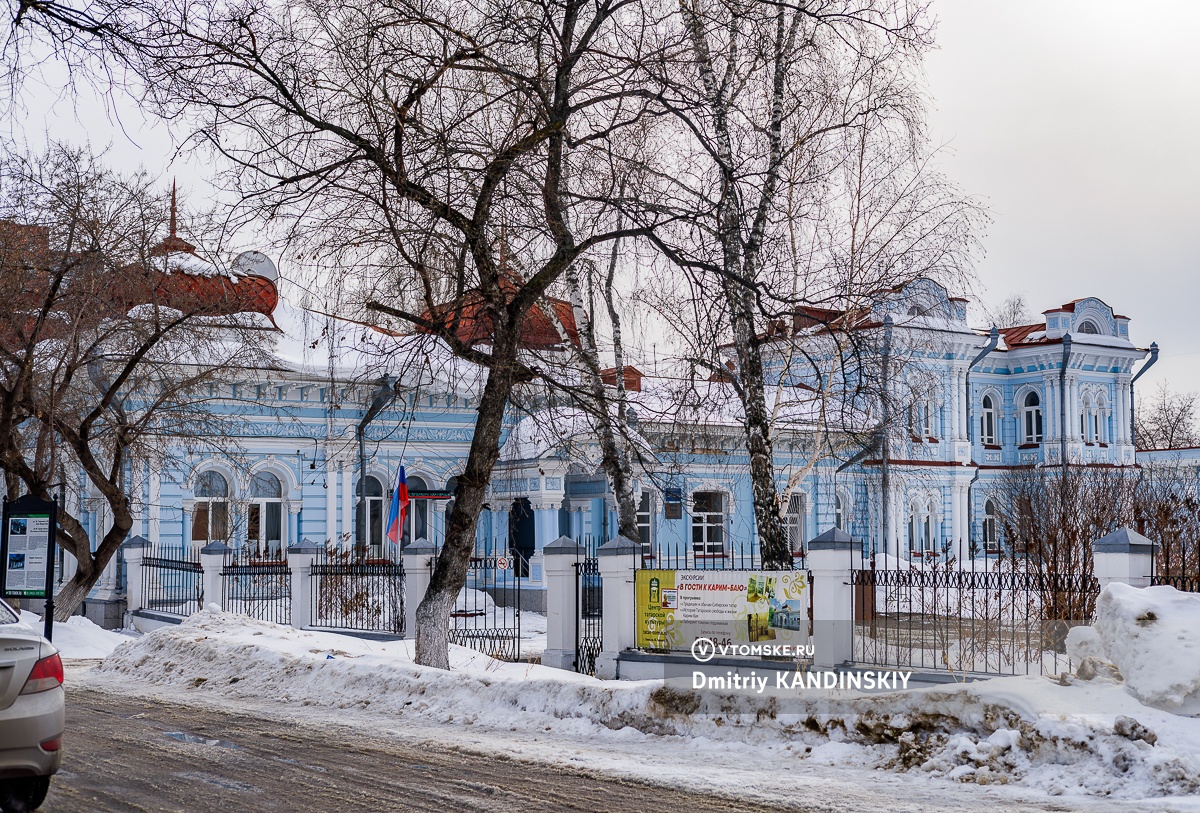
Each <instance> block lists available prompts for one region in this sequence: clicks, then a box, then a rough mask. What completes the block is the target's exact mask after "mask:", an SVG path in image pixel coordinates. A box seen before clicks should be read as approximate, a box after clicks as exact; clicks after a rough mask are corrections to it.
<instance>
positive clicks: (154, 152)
mask: <svg viewBox="0 0 1200 813" xmlns="http://www.w3.org/2000/svg"><path fill="white" fill-rule="evenodd" d="M933 10H934V13H935V14H936V16H937V18H938V20H939V28H938V37H937V39H938V44H939V49H938V51H937V52H935V53H934V54H933V55H932V56H931V57H930V58H929V60H928V63H927V74H928V82H929V91H930V95H931V97H932V99H933V105H934V109H933V111H932V118H931V124H932V132H933V136H934V138H935V139H936V141H937V142H938V143H944V144H946V145H947V147H948V150H947V152H946V153H945V154H944V156H943V158H942V163H943V166H944V167H945V168H946V169H947V171H948V172H949V173H950V175H951V176H952V177H953V178H955V180H957V181H958V183H959V184H960V185H961V186H962V187H963V189H964V190H966V191H967V192H969V193H972V194H974V195H977V196H979V197H980V198H981V199H982V200H984V201H985V203H986V204H987V205H988V207H989V208H990V210H991V212H992V215H993V217H994V222H993V224H992V226H991V228H990V230H989V233H988V235H987V238H986V240H985V246H986V249H987V256H986V257H985V258H984V259H983V260H982V262H981V263H980V265H979V269H978V272H979V273H978V277H979V290H978V291H977V292H976V293H977V294H978V295H980V296H981V297H982V298H983V299H985V300H988V301H991V302H999V301H1001V300H1003V299H1004V298H1006V297H1007V296H1009V295H1010V294H1014V293H1024V294H1025V295H1026V298H1027V300H1028V302H1029V304H1030V306H1031V309H1032V310H1033V311H1034V312H1035V313H1040V312H1041V311H1042V310H1045V309H1048V308H1051V307H1054V306H1057V305H1059V304H1062V303H1064V302H1067V301H1069V300H1072V299H1076V298H1078V297H1084V296H1098V297H1100V298H1101V299H1103V300H1104V301H1106V302H1108V303H1109V304H1110V305H1112V306H1113V308H1114V309H1116V311H1117V312H1118V313H1122V314H1125V315H1127V316H1129V317H1131V318H1132V320H1133V321H1132V324H1131V331H1132V337H1133V339H1134V341H1135V342H1137V343H1139V344H1140V345H1142V346H1147V345H1149V343H1150V342H1151V341H1157V342H1158V343H1159V345H1160V346H1161V347H1162V358H1161V360H1160V361H1159V363H1158V365H1157V367H1156V368H1155V369H1154V371H1153V372H1151V373H1148V374H1147V376H1146V378H1144V379H1143V381H1144V382H1147V383H1150V384H1156V383H1157V382H1158V381H1159V380H1163V379H1164V378H1165V379H1167V380H1169V381H1170V383H1171V385H1172V386H1173V387H1175V388H1176V389H1183V390H1200V313H1198V312H1197V311H1198V309H1197V305H1198V304H1200V275H1197V273H1196V271H1197V268H1198V266H1200V203H1198V202H1197V201H1198V199H1200V197H1198V196H1200V149H1198V147H1200V144H1198V143H1197V142H1198V139H1197V134H1198V133H1200V48H1198V47H1197V46H1196V44H1195V41H1194V40H1195V37H1196V32H1197V31H1200V2H1196V0H1174V1H1173V2H1172V1H1170V0H1145V2H1142V3H1138V4H1132V3H1128V2H1122V3H1117V2H1110V0H1070V2H1068V1H1067V0H1008V2H1004V3H998V2H984V1H983V0H933ZM50 81H51V82H53V81H54V80H53V79H51V80H50ZM52 99H53V94H52V93H49V92H40V91H39V92H38V93H35V94H31V96H30V97H29V100H28V105H29V110H28V115H27V116H22V117H14V118H10V119H9V124H8V129H9V134H10V135H12V136H15V137H18V138H25V137H26V134H30V136H31V137H32V138H33V139H35V140H36V141H41V140H42V139H43V138H44V135H43V134H44V133H46V132H52V133H55V134H64V133H66V134H70V133H72V132H74V133H77V134H78V135H77V136H76V137H79V138H89V137H90V140H91V142H92V144H93V146H95V147H103V146H105V145H107V144H111V151H110V154H109V155H110V160H111V161H112V163H114V164H117V165H120V166H124V167H129V168H132V167H136V166H137V165H138V164H145V166H147V167H148V168H149V169H150V170H151V171H153V172H156V173H162V174H164V175H165V176H168V177H169V176H170V175H172V174H174V175H177V176H178V177H179V179H180V185H181V187H183V188H187V189H189V190H192V193H193V194H200V195H203V194H206V193H207V192H208V191H209V190H208V189H207V188H206V184H205V182H204V178H205V171H204V167H203V166H202V165H200V164H199V163H198V162H196V161H194V160H188V159H176V160H175V161H174V162H172V160H171V159H172V153H173V151H174V147H175V145H174V143H173V140H172V138H171V136H170V134H169V133H168V132H167V130H166V128H165V127H163V126H162V125H161V124H156V123H154V122H152V121H147V120H145V119H143V118H142V117H141V116H139V115H138V113H137V112H136V108H135V107H134V106H133V105H122V110H123V112H122V114H121V117H120V125H121V126H118V125H117V124H116V123H114V122H113V121H112V119H111V118H106V116H105V115H104V113H103V112H102V109H101V107H100V106H99V105H97V104H94V103H85V104H81V105H80V110H81V111H82V112H80V113H79V114H76V113H75V112H74V110H75V104H74V102H73V101H72V100H70V99H59V100H58V101H57V102H53V101H52ZM85 134H86V135H85ZM1139 386H1140V384H1139ZM1143 391H1145V390H1143Z"/></svg>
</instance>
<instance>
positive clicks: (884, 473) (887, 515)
mask: <svg viewBox="0 0 1200 813" xmlns="http://www.w3.org/2000/svg"><path fill="white" fill-rule="evenodd" d="M892 325H893V322H892V315H891V314H890V313H889V314H888V315H887V316H885V317H883V387H882V389H883V392H882V395H883V416H882V418H883V420H882V425H883V439H882V442H881V444H880V449H879V467H880V472H881V475H880V477H881V480H882V486H883V555H884V556H887V553H888V545H890V544H891V541H892V540H891V533H892V523H891V519H892V517H891V503H890V495H889V493H888V492H889V491H890V490H891V487H892V481H891V477H890V476H889V472H888V451H889V448H888V447H889V445H890V444H889V443H888V438H889V436H890V435H891V432H892V426H891V403H892V394H891V391H890V390H889V386H890V384H891V382H890V381H889V380H888V379H889V378H890V377H891V370H890V369H889V368H890V366H891V353H892ZM877 550H878V547H877V546H874V545H873V546H872V548H871V563H872V564H874V562H875V554H876V552H877ZM899 556H900V551H899V550H897V551H896V557H897V558H899Z"/></svg>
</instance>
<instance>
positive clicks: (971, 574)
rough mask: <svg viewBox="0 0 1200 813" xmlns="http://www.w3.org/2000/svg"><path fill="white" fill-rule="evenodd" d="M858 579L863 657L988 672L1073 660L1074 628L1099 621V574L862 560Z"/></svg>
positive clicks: (857, 649)
mask: <svg viewBox="0 0 1200 813" xmlns="http://www.w3.org/2000/svg"><path fill="white" fill-rule="evenodd" d="M851 578H852V582H853V584H854V605H855V606H854V619H855V624H854V650H853V651H854V661H855V662H856V663H859V664H864V665H873V666H888V667H903V668H911V669H922V670H930V671H949V672H961V673H971V674H987V675H1026V674H1057V673H1059V672H1061V671H1064V670H1066V669H1067V668H1069V661H1068V659H1067V656H1066V638H1067V632H1069V631H1070V629H1071V627H1073V626H1076V625H1080V624H1087V623H1089V622H1090V620H1091V618H1092V616H1093V613H1094V611H1095V606H1096V597H1097V595H1099V592H1100V585H1099V582H1097V580H1096V579H1095V577H1093V576H1082V575H1063V574H1056V575H1050V574H1043V573H1027V572H1020V571H1002V570H974V571H972V570H954V569H949V568H943V569H895V570H876V569H863V570H854V571H852V576H851Z"/></svg>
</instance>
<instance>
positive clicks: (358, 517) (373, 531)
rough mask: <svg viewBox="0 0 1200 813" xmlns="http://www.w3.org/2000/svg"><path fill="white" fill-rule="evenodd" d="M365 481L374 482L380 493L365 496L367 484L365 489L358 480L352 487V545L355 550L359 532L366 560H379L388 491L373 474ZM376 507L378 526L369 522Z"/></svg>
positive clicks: (381, 554)
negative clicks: (363, 542)
mask: <svg viewBox="0 0 1200 813" xmlns="http://www.w3.org/2000/svg"><path fill="white" fill-rule="evenodd" d="M367 480H368V481H370V480H374V481H375V482H376V483H378V484H379V489H380V493H379V494H367V493H365V492H367V491H368V490H369V483H368V487H367V488H364V487H363V485H362V482H363V481H362V480H359V481H358V482H357V483H355V485H354V500H355V511H354V517H355V538H354V544H355V547H356V548H357V547H358V545H359V544H360V543H359V537H358V534H359V533H360V532H361V533H362V538H363V540H365V544H364V549H365V551H366V555H367V558H369V559H381V558H383V536H384V531H385V529H384V527H383V525H384V523H385V522H386V521H387V513H386V509H387V506H386V503H387V496H388V491H387V487H386V486H385V485H384V484H383V480H380V479H379V478H378V477H376V476H375V475H374V474H368V475H367ZM364 501H365V502H366V506H365V507H363V506H362V503H363V502H364ZM376 506H378V515H379V524H378V525H375V524H373V523H372V522H371V516H372V513H373V512H374V511H375V510H376ZM364 526H365V527H364ZM372 537H374V538H372Z"/></svg>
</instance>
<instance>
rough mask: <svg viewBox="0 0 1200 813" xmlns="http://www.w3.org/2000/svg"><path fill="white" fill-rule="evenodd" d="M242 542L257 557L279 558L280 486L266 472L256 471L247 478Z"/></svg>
mask: <svg viewBox="0 0 1200 813" xmlns="http://www.w3.org/2000/svg"><path fill="white" fill-rule="evenodd" d="M246 545H247V546H248V547H250V548H252V549H253V550H254V551H255V552H256V553H258V554H259V555H260V556H270V557H271V558H275V559H281V558H283V486H281V485H280V483H279V478H278V477H276V476H275V475H274V474H271V473H269V472H265V471H262V472H259V473H258V474H256V475H254V477H252V478H251V479H250V504H249V505H248V506H247V510H246Z"/></svg>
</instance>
